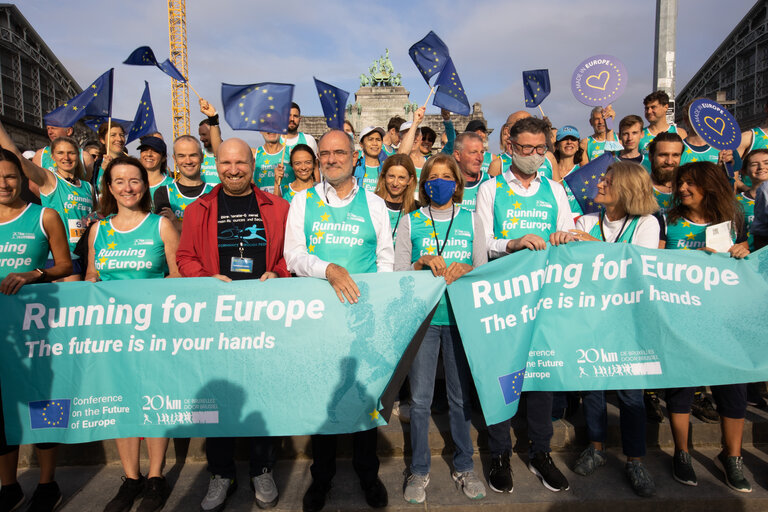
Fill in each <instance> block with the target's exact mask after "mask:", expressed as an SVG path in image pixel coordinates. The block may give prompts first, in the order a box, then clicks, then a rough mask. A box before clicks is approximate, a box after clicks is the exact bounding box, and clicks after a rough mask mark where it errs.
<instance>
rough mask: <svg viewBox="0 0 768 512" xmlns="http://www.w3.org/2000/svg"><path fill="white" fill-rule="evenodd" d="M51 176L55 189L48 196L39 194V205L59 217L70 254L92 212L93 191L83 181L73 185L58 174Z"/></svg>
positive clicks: (88, 184)
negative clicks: (53, 178) (54, 178)
mask: <svg viewBox="0 0 768 512" xmlns="http://www.w3.org/2000/svg"><path fill="white" fill-rule="evenodd" d="M53 174H54V176H55V177H56V188H54V189H53V191H51V192H50V193H49V194H48V195H45V194H43V193H41V194H40V203H41V204H42V205H43V206H45V207H46V208H50V209H52V210H55V211H56V212H57V213H58V214H59V216H60V217H61V220H62V222H64V228H65V230H66V232H67V241H68V242H69V252H70V253H72V252H74V250H75V246H76V245H77V242H78V240H80V237H81V236H83V233H85V228H86V224H85V217H86V216H87V215H88V214H89V213H91V211H92V210H93V189H92V188H91V184H90V183H88V182H87V181H85V180H79V184H78V185H75V184H72V183H70V182H68V181H67V180H65V179H64V178H62V177H61V176H60V175H59V174H58V173H56V172H54V173H53Z"/></svg>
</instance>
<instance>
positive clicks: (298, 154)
mask: <svg viewBox="0 0 768 512" xmlns="http://www.w3.org/2000/svg"><path fill="white" fill-rule="evenodd" d="M316 164H317V157H316V156H315V152H314V151H312V148H311V147H309V146H308V145H307V144H296V145H295V146H293V149H292V150H291V167H292V168H293V173H294V175H295V179H294V180H293V181H292V182H290V183H289V184H288V186H287V191H286V192H284V193H283V199H285V200H286V201H288V202H289V203H290V202H291V201H292V200H293V197H294V196H295V195H296V194H297V193H299V192H301V191H302V190H307V189H310V188H312V187H314V186H315V165H316Z"/></svg>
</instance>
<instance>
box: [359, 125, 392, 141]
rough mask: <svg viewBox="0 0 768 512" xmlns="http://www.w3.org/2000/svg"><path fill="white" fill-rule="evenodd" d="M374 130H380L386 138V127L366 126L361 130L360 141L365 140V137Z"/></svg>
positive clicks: (380, 133)
mask: <svg viewBox="0 0 768 512" xmlns="http://www.w3.org/2000/svg"><path fill="white" fill-rule="evenodd" d="M373 132H378V133H379V135H381V137H382V138H384V134H385V133H386V132H385V131H384V128H381V127H379V126H366V127H365V128H363V131H361V132H360V142H362V141H363V137H365V136H366V135H368V134H369V133H373Z"/></svg>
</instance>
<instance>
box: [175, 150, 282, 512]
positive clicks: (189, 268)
mask: <svg viewBox="0 0 768 512" xmlns="http://www.w3.org/2000/svg"><path fill="white" fill-rule="evenodd" d="M253 168H254V161H253V153H252V152H251V148H250V147H248V144H246V143H245V141H243V140H240V139H228V140H225V141H224V142H222V143H221V145H220V146H219V147H218V151H217V152H216V170H217V171H218V174H219V179H220V180H221V183H220V184H218V185H216V187H214V189H213V190H212V191H211V192H210V193H208V194H206V195H204V196H202V197H201V198H200V199H198V200H197V201H195V202H194V203H192V204H190V205H189V206H188V207H187V208H186V210H185V211H184V229H182V231H181V241H180V242H179V249H178V251H177V252H176V261H177V263H178V265H179V272H181V275H182V276H184V277H206V276H208V277H216V278H218V279H220V280H222V281H224V282H230V281H234V280H241V279H259V280H260V281H265V280H267V279H272V278H276V277H290V274H289V273H288V268H287V267H286V264H285V260H284V259H283V240H284V237H285V222H286V219H287V217H288V202H287V201H285V200H284V199H280V198H279V197H276V196H274V195H272V194H268V193H266V192H262V191H261V190H259V188H258V187H256V186H254V185H253V183H252V182H251V179H252V178H253ZM249 442H250V445H251V449H250V468H249V473H250V480H251V488H252V489H253V490H254V498H255V500H256V504H257V505H258V506H259V508H268V507H272V506H274V505H276V504H277V500H278V492H277V486H276V485H275V481H274V478H273V477H272V468H273V467H274V464H275V460H276V452H275V438H271V437H252V438H249ZM205 455H206V458H207V459H208V471H210V472H211V479H210V481H209V484H208V493H207V494H206V496H205V498H203V501H202V503H201V504H200V508H201V510H204V511H207V510H222V509H223V508H224V506H225V502H226V500H227V498H228V497H229V496H230V495H231V494H232V492H233V491H234V490H235V488H236V486H237V484H236V481H235V475H236V469H235V459H234V455H235V439H234V438H231V437H209V438H208V439H206V443H205Z"/></svg>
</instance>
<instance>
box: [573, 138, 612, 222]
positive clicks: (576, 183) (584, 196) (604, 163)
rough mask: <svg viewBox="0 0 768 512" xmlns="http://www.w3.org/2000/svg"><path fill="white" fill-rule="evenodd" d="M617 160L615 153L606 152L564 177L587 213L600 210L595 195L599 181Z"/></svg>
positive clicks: (583, 210)
mask: <svg viewBox="0 0 768 512" xmlns="http://www.w3.org/2000/svg"><path fill="white" fill-rule="evenodd" d="M615 161H616V157H614V156H613V153H608V152H606V153H603V154H602V155H600V156H599V157H597V158H595V159H594V160H592V161H590V162H589V163H588V164H587V165H585V166H583V167H579V168H578V169H576V170H575V171H573V172H571V173H570V174H568V176H566V177H565V178H564V181H565V183H567V184H568V186H569V187H571V190H572V191H573V195H574V196H575V197H576V201H578V202H579V206H581V211H582V212H583V213H584V214H585V215H586V214H587V213H594V212H596V211H598V210H600V207H599V206H598V205H597V204H596V203H595V202H594V198H595V195H597V183H598V182H599V181H600V178H602V177H603V176H605V171H606V169H608V166H610V165H611V164H612V163H613V162H615Z"/></svg>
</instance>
